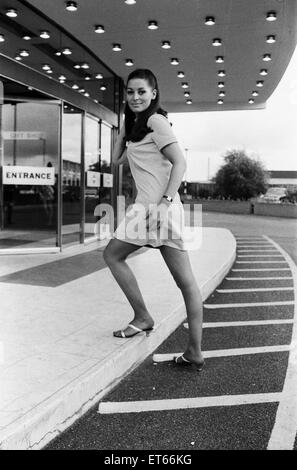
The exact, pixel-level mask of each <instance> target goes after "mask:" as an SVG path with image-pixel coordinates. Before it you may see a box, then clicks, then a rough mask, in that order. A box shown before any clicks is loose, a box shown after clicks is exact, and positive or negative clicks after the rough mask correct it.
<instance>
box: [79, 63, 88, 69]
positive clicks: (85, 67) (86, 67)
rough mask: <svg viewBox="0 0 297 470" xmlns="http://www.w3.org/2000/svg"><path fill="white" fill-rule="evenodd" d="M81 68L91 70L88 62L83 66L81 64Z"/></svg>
mask: <svg viewBox="0 0 297 470" xmlns="http://www.w3.org/2000/svg"><path fill="white" fill-rule="evenodd" d="M81 68H82V69H85V70H86V69H89V68H90V66H89V64H88V63H87V62H84V63H83V64H81Z"/></svg>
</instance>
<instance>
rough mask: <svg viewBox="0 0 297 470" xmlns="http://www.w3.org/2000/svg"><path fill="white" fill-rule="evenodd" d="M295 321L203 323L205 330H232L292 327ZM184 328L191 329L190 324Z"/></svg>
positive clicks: (186, 324) (185, 324)
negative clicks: (274, 326)
mask: <svg viewBox="0 0 297 470" xmlns="http://www.w3.org/2000/svg"><path fill="white" fill-rule="evenodd" d="M293 321H294V320H293V319H292V320H291V319H289V320H247V321H222V322H216V321H215V322H208V323H203V328H205V329H207V328H230V327H232V326H263V325H265V326H266V325H290V324H292V323H293ZM183 326H184V328H186V329H187V330H188V329H189V324H188V323H184V325H183Z"/></svg>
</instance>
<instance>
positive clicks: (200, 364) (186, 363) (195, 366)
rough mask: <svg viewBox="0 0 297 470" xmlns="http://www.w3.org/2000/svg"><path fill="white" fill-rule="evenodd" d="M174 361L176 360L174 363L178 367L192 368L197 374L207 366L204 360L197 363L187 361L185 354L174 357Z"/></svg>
mask: <svg viewBox="0 0 297 470" xmlns="http://www.w3.org/2000/svg"><path fill="white" fill-rule="evenodd" d="M173 360H174V363H175V364H177V365H178V366H182V367H191V368H192V369H194V370H196V371H197V372H201V371H202V369H203V367H204V364H205V361H204V359H201V360H200V361H196V360H195V361H192V360H189V359H187V358H186V357H185V355H184V354H182V355H181V356H176V357H174V359H173Z"/></svg>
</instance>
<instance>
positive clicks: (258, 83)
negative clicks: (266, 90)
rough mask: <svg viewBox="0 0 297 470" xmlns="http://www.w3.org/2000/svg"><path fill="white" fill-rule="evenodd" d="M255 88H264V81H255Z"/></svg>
mask: <svg viewBox="0 0 297 470" xmlns="http://www.w3.org/2000/svg"><path fill="white" fill-rule="evenodd" d="M257 86H258V87H259V88H262V87H263V86H264V81H263V80H258V81H257Z"/></svg>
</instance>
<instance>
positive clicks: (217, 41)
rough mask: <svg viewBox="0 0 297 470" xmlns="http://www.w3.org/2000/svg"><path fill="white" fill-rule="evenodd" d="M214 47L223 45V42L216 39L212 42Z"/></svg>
mask: <svg viewBox="0 0 297 470" xmlns="http://www.w3.org/2000/svg"><path fill="white" fill-rule="evenodd" d="M212 45H213V46H221V45H222V40H221V39H220V38H215V39H213V40H212Z"/></svg>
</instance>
